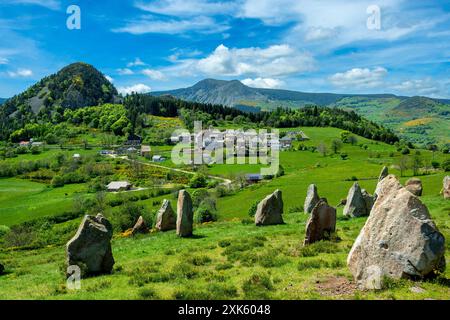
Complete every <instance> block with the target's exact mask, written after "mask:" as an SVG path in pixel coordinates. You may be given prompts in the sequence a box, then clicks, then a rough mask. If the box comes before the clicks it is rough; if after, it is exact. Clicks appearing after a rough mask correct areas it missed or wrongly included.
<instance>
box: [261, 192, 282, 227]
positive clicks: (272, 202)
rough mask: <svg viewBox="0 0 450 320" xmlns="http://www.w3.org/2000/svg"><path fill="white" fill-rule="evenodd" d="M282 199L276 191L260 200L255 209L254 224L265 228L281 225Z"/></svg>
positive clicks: (280, 194)
mask: <svg viewBox="0 0 450 320" xmlns="http://www.w3.org/2000/svg"><path fill="white" fill-rule="evenodd" d="M282 215H283V198H282V193H281V191H280V190H276V191H275V192H274V193H272V194H271V195H268V196H267V197H266V198H264V200H262V201H261V202H260V203H259V204H258V207H257V209H256V214H255V224H256V225H257V226H267V225H274V224H283V223H284V221H283V217H282Z"/></svg>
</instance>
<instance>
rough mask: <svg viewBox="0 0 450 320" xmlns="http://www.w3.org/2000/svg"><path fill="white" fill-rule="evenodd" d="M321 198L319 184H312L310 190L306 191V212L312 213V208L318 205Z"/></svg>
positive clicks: (304, 207)
mask: <svg viewBox="0 0 450 320" xmlns="http://www.w3.org/2000/svg"><path fill="white" fill-rule="evenodd" d="M319 200H320V197H319V194H318V193H317V186H316V185H315V184H310V185H309V187H308V191H307V192H306V199H305V204H304V206H303V210H304V211H305V213H311V211H312V209H313V208H314V207H315V206H316V204H317V203H318V202H319Z"/></svg>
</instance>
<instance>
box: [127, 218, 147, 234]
mask: <svg viewBox="0 0 450 320" xmlns="http://www.w3.org/2000/svg"><path fill="white" fill-rule="evenodd" d="M147 232H148V227H147V224H146V223H145V221H144V217H142V216H140V217H139V219H138V221H137V222H136V224H135V225H134V227H133V230H132V231H131V234H132V235H135V234H138V233H147Z"/></svg>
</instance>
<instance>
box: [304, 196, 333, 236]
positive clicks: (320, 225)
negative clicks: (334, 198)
mask: <svg viewBox="0 0 450 320" xmlns="http://www.w3.org/2000/svg"><path fill="white" fill-rule="evenodd" d="M335 230H336V209H335V208H333V207H331V206H329V205H328V203H327V202H326V201H324V200H320V201H319V202H318V203H317V204H316V206H315V207H314V208H313V210H312V212H311V216H310V217H309V219H308V222H307V223H306V236H305V241H304V243H303V244H304V245H308V244H311V243H314V242H316V241H320V240H327V239H330V236H331V234H332V233H333V232H335Z"/></svg>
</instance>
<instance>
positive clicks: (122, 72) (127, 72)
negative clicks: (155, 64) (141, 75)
mask: <svg viewBox="0 0 450 320" xmlns="http://www.w3.org/2000/svg"><path fill="white" fill-rule="evenodd" d="M117 73H118V74H120V75H121V76H129V75H132V74H134V71H133V70H131V69H129V68H124V69H117Z"/></svg>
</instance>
